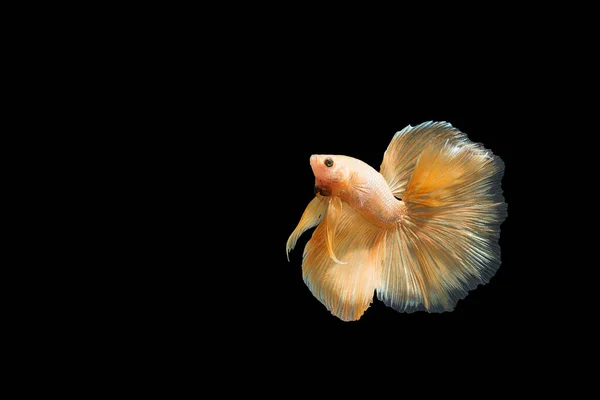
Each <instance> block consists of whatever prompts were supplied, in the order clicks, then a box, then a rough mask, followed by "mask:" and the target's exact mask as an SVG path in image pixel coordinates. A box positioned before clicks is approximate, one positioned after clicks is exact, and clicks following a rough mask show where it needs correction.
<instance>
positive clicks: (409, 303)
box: [377, 123, 507, 312]
mask: <svg viewBox="0 0 600 400" xmlns="http://www.w3.org/2000/svg"><path fill="white" fill-rule="evenodd" d="M423 125H425V126H423ZM423 125H420V126H418V127H416V128H411V129H409V130H405V131H403V132H405V133H404V134H403V136H402V137H404V138H410V141H409V144H410V145H409V148H410V149H411V150H410V152H412V153H411V154H412V155H410V157H409V156H406V157H400V163H401V164H402V165H403V168H407V169H408V170H410V175H409V179H408V180H407V174H406V170H405V169H402V168H401V169H399V170H398V169H395V168H394V167H393V166H392V165H391V164H392V163H394V160H393V159H392V158H390V157H389V156H390V154H403V153H402V148H396V147H393V146H392V145H394V143H393V142H392V144H391V145H390V148H392V151H390V148H388V151H387V152H386V158H384V164H383V165H382V171H384V170H385V171H388V172H387V176H386V175H384V176H385V177H386V179H387V180H388V183H390V187H392V188H394V187H395V188H396V189H395V194H396V195H398V194H402V200H403V201H404V203H405V204H406V207H407V211H406V216H405V217H404V220H403V221H402V222H401V223H400V224H399V225H398V227H397V228H396V229H393V230H390V231H388V232H387V233H386V235H385V248H386V250H385V255H384V256H383V266H382V268H383V269H382V272H381V283H380V286H379V287H378V289H377V296H378V297H379V299H380V300H382V301H383V302H384V303H385V304H386V305H388V306H390V307H392V308H394V309H396V310H398V311H403V312H412V311H418V310H427V311H429V312H442V311H450V310H452V309H453V308H454V306H455V305H456V303H457V302H458V300H460V299H462V298H464V297H465V296H466V295H467V293H468V291H469V290H471V289H473V288H475V287H476V286H477V285H478V284H482V283H487V282H488V281H489V280H490V278H491V277H492V276H493V275H494V274H495V272H496V270H497V269H498V267H499V266H500V247H499V245H498V238H499V233H500V232H499V230H500V229H499V228H500V224H501V223H502V221H504V219H505V218H506V215H507V214H506V203H504V198H503V196H502V190H501V187H500V181H501V179H502V175H503V173H504V164H503V162H502V160H500V158H498V157H495V156H494V155H493V154H492V153H491V152H489V151H488V150H486V149H484V148H483V147H482V146H480V145H477V144H474V143H472V142H471V141H469V139H468V138H467V137H466V136H465V135H464V134H462V133H460V132H459V131H457V130H456V129H454V128H452V126H451V125H449V124H443V123H442V124H440V123H428V124H423ZM431 132H433V134H431V135H429V133H431ZM395 140H399V139H397V138H395ZM418 141H420V142H422V143H426V145H423V144H418ZM400 142H401V141H400ZM396 144H398V143H396ZM416 148H422V151H421V153H420V154H419V155H418V156H416V158H415V159H411V160H409V158H411V157H414V154H416V153H415V152H416V150H415V149H416ZM391 171H395V172H394V173H392V172H391ZM382 174H383V172H382ZM394 174H395V175H394ZM403 182H405V183H403ZM394 185H395V186H394Z"/></svg>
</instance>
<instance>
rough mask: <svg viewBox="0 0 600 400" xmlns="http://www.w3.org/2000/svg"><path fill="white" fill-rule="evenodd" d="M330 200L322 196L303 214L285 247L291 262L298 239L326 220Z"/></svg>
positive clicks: (316, 198)
mask: <svg viewBox="0 0 600 400" xmlns="http://www.w3.org/2000/svg"><path fill="white" fill-rule="evenodd" d="M328 200H329V199H327V198H325V197H321V196H317V197H315V198H314V199H312V201H311V202H310V203H308V206H307V207H306V210H304V213H303V214H302V218H300V222H298V226H297V227H296V229H294V232H292V234H291V235H290V237H289V238H288V240H287V243H286V245H285V252H286V255H287V258H288V261H289V260H290V251H292V250H293V249H294V247H296V242H297V241H298V238H299V237H300V236H301V235H302V234H303V233H304V232H306V231H307V230H309V229H310V228H313V227H315V226H317V225H319V224H320V223H321V221H322V220H323V218H325V213H326V212H327V205H328V203H329V201H328Z"/></svg>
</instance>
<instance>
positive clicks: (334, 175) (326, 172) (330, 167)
mask: <svg viewBox="0 0 600 400" xmlns="http://www.w3.org/2000/svg"><path fill="white" fill-rule="evenodd" d="M345 158H346V157H344V156H335V155H329V154H313V155H312V156H311V157H310V167H311V168H312V170H313V173H314V174H315V181H316V182H315V192H319V193H321V194H322V195H325V196H331V195H332V192H334V191H336V189H339V188H340V187H342V186H343V185H345V183H347V182H348V179H349V177H350V170H349V168H348V166H347V165H346V162H345Z"/></svg>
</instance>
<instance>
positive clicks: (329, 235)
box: [325, 197, 348, 264]
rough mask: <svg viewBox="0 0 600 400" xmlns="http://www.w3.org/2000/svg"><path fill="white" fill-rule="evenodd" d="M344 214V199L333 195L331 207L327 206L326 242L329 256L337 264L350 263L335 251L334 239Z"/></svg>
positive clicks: (330, 202)
mask: <svg viewBox="0 0 600 400" xmlns="http://www.w3.org/2000/svg"><path fill="white" fill-rule="evenodd" d="M341 215H342V200H341V199H340V198H339V197H331V198H330V200H329V207H327V216H326V217H325V243H326V244H327V252H328V253H329V257H331V259H332V260H333V261H334V262H336V263H337V264H348V263H347V262H345V261H340V260H338V259H337V257H336V256H335V253H334V252H333V240H334V237H335V230H336V228H337V225H338V223H339V220H340V216H341Z"/></svg>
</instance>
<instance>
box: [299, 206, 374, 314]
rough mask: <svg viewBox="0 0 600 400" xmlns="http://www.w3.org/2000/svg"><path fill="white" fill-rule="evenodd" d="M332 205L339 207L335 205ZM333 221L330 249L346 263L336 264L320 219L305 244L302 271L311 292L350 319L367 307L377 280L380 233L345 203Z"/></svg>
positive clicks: (329, 308)
mask: <svg viewBox="0 0 600 400" xmlns="http://www.w3.org/2000/svg"><path fill="white" fill-rule="evenodd" d="M332 204H335V203H330V205H329V207H331V206H332ZM334 209H335V210H336V211H337V210H338V208H337V206H336V205H334ZM327 218H329V214H328V216H327ZM336 221H337V223H336V229H335V241H334V242H333V243H331V248H332V252H334V253H335V254H336V255H337V256H338V257H339V258H340V259H342V260H345V261H347V263H346V264H338V263H336V261H334V259H333V258H332V257H330V254H329V250H328V246H329V245H328V243H327V227H326V224H324V223H323V224H320V225H319V226H318V227H317V229H315V232H314V233H313V236H312V238H311V239H310V241H309V242H308V243H307V245H306V249H305V252H304V260H303V263H302V275H303V277H304V281H305V282H306V285H307V286H308V287H309V289H310V290H311V292H312V293H313V295H314V296H315V297H316V298H317V299H318V300H319V301H321V302H322V303H323V304H324V305H325V306H326V307H327V309H328V310H330V311H331V313H332V314H333V315H335V316H337V317H338V318H340V319H342V320H344V321H352V320H357V319H359V318H360V317H361V316H362V314H363V313H364V312H365V310H366V309H367V308H368V307H369V305H370V304H371V302H372V301H373V295H374V293H375V288H376V287H377V286H378V284H379V281H380V272H381V254H382V252H381V250H382V249H381V240H380V239H381V236H382V235H381V230H380V229H379V228H377V227H376V226H374V225H372V224H371V223H370V222H369V221H368V220H367V219H366V218H364V217H363V216H362V215H360V214H359V213H358V212H356V211H354V210H353V209H352V207H350V206H348V205H347V204H344V206H343V208H342V207H340V208H339V214H338V215H336Z"/></svg>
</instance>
